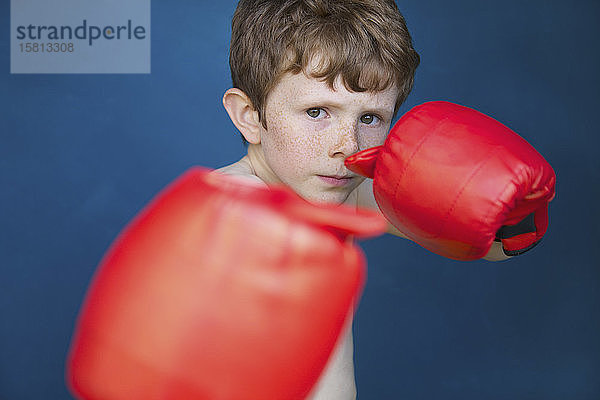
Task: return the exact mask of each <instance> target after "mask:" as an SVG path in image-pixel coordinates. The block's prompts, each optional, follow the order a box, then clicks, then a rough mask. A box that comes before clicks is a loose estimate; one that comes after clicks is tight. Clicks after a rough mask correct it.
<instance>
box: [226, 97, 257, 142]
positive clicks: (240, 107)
mask: <svg viewBox="0 0 600 400" xmlns="http://www.w3.org/2000/svg"><path fill="white" fill-rule="evenodd" d="M223 106H225V109H226V110H227V113H228V114H229V118H231V121H232V122H233V124H234V125H235V127H236V128H238V130H239V131H240V132H241V134H242V136H244V138H245V139H246V140H247V141H248V142H249V143H252V144H259V143H260V126H261V125H260V122H259V119H258V112H257V111H256V110H255V109H254V106H253V105H252V102H251V101H250V98H249V97H248V96H247V95H246V93H244V92H243V91H242V90H240V89H238V88H231V89H229V90H227V91H226V92H225V94H224V95H223Z"/></svg>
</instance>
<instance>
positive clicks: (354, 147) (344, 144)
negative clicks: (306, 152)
mask: <svg viewBox="0 0 600 400" xmlns="http://www.w3.org/2000/svg"><path fill="white" fill-rule="evenodd" d="M357 136H358V131H357V127H356V126H354V125H352V126H349V125H346V126H341V127H339V128H337V132H336V135H335V140H334V141H333V143H332V145H331V146H330V148H329V157H343V158H346V157H348V156H349V155H351V154H354V153H356V152H357V151H358V150H359V148H358V140H357Z"/></svg>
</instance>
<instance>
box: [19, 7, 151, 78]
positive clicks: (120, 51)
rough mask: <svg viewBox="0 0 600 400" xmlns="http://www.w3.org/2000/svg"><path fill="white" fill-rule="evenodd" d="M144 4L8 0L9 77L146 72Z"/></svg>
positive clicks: (147, 34)
mask: <svg viewBox="0 0 600 400" xmlns="http://www.w3.org/2000/svg"><path fill="white" fill-rule="evenodd" d="M150 10H151V7H150V0H127V1H123V0H102V1H98V0H11V2H10V72H11V73H13V74H37V73H50V74H63V73H67V74H88V73H91V74H115V73H116V74H149V73H150V50H151V43H150V41H151V31H150Z"/></svg>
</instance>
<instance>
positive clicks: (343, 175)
mask: <svg viewBox="0 0 600 400" xmlns="http://www.w3.org/2000/svg"><path fill="white" fill-rule="evenodd" d="M397 96H398V90H397V89H396V88H394V87H392V88H389V89H386V90H384V91H381V92H376V93H373V92H362V93H358V92H350V91H348V90H347V89H346V88H345V87H344V85H343V84H342V82H341V80H340V79H339V78H338V80H336V82H335V85H334V90H332V89H330V88H329V86H328V85H327V83H325V82H322V81H320V80H317V79H315V78H310V77H307V76H306V75H305V74H303V73H299V74H295V75H293V74H286V75H284V76H283V78H282V79H281V81H280V82H279V83H278V84H277V85H276V86H275V87H274V88H273V90H272V91H271V93H270V94H269V96H268V98H267V101H266V104H265V119H266V122H267V129H264V128H263V127H262V125H261V127H260V129H261V148H262V153H263V154H264V161H265V164H266V168H268V169H270V171H268V172H267V173H268V174H269V175H270V176H274V177H275V179H278V180H279V181H281V182H283V183H285V184H286V185H288V186H290V187H291V188H292V189H293V190H294V191H296V192H297V193H298V194H299V195H300V196H302V197H304V198H305V199H307V200H311V201H324V202H329V203H342V202H344V201H345V200H346V199H347V198H348V195H349V194H350V193H351V192H352V191H353V190H354V189H355V188H356V187H357V186H358V185H359V184H360V183H361V182H362V181H363V180H364V178H362V177H359V176H357V175H356V174H354V173H352V172H350V171H349V170H348V169H346V167H345V166H344V159H345V158H346V157H348V156H349V155H351V154H353V153H356V152H357V151H359V150H363V149H367V148H369V147H373V146H378V145H381V144H383V142H384V140H385V137H386V135H387V133H388V130H389V128H390V123H391V120H392V117H393V113H394V106H395V102H396V98H397Z"/></svg>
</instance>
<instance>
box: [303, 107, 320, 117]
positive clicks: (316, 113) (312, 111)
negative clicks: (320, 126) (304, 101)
mask: <svg viewBox="0 0 600 400" xmlns="http://www.w3.org/2000/svg"><path fill="white" fill-rule="evenodd" d="M322 113H323V110H322V109H320V108H309V109H308V110H306V114H308V116H309V117H311V118H319V117H320V116H321V114H322Z"/></svg>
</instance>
